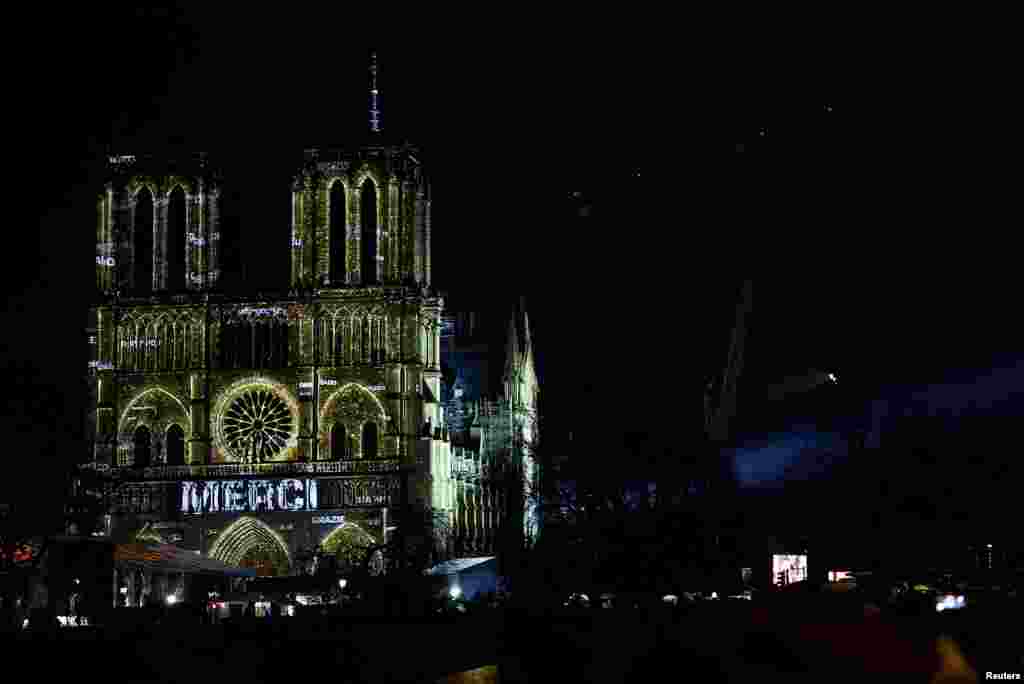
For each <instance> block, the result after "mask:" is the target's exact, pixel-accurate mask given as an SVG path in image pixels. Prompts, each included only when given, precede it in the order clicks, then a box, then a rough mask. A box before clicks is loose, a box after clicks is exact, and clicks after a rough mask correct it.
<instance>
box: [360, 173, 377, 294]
mask: <svg viewBox="0 0 1024 684" xmlns="http://www.w3.org/2000/svg"><path fill="white" fill-rule="evenodd" d="M360 192H361V197H360V208H359V214H360V219H361V222H362V226H361V234H360V240H359V243H360V248H361V250H362V266H361V268H362V274H363V282H364V283H368V284H369V283H376V282H377V188H376V186H374V184H373V181H371V180H370V179H369V178H367V179H366V180H365V181H363V187H362V188H361V189H360Z"/></svg>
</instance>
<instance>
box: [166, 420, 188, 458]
mask: <svg viewBox="0 0 1024 684" xmlns="http://www.w3.org/2000/svg"><path fill="white" fill-rule="evenodd" d="M167 465H185V431H184V430H182V429H181V426H180V425H176V424H175V425H172V426H171V427H170V429H168V430H167Z"/></svg>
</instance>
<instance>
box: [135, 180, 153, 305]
mask: <svg viewBox="0 0 1024 684" xmlns="http://www.w3.org/2000/svg"><path fill="white" fill-rule="evenodd" d="M132 230H133V235H132V237H133V242H134V246H135V253H134V254H133V255H132V257H133V258H132V265H133V266H134V269H133V273H132V280H134V285H135V291H136V292H139V293H148V292H151V291H152V290H153V195H151V194H150V192H149V188H142V190H139V193H138V194H137V195H135V225H134V226H132Z"/></svg>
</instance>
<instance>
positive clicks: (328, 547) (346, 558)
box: [320, 522, 384, 575]
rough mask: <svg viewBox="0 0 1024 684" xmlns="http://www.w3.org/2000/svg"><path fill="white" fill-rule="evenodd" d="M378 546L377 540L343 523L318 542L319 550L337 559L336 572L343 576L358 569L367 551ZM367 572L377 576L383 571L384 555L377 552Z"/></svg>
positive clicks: (352, 524)
mask: <svg viewBox="0 0 1024 684" xmlns="http://www.w3.org/2000/svg"><path fill="white" fill-rule="evenodd" d="M378 544H379V542H378V540H377V539H376V538H375V537H374V536H373V535H372V534H370V533H369V532H367V531H366V530H364V529H363V528H362V527H360V526H359V525H357V524H356V523H351V522H345V523H342V524H340V525H338V526H337V527H335V528H334V529H333V530H331V531H330V532H329V533H328V534H327V536H326V537H324V539H323V541H322V542H320V550H321V551H323V552H324V553H326V554H328V555H330V556H333V557H334V558H335V559H337V567H338V572H340V573H341V574H343V575H344V574H349V573H352V572H354V571H355V570H356V569H357V568H359V567H360V566H361V565H362V563H363V560H364V559H365V558H366V553H367V550H368V549H370V548H371V547H374V546H377V545H378ZM369 571H370V574H371V575H379V574H380V573H382V572H383V571H384V554H382V553H381V552H380V551H379V550H378V551H376V552H374V554H373V557H372V558H371V559H370V565H369Z"/></svg>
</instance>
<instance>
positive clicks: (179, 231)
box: [167, 185, 186, 292]
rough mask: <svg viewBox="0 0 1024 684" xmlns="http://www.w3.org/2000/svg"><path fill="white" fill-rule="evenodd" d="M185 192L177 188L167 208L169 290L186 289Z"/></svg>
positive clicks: (179, 187) (172, 193)
mask: <svg viewBox="0 0 1024 684" xmlns="http://www.w3.org/2000/svg"><path fill="white" fill-rule="evenodd" d="M185 232H186V231H185V191H184V190H182V189H181V186H180V185H179V186H177V187H175V188H174V190H173V191H172V192H171V199H170V203H169V204H168V207H167V289H168V290H170V291H171V292H179V291H181V290H184V289H185Z"/></svg>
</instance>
